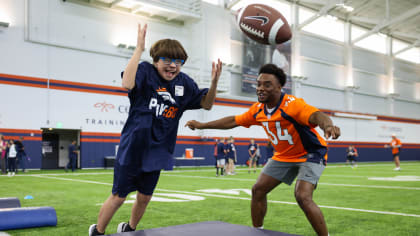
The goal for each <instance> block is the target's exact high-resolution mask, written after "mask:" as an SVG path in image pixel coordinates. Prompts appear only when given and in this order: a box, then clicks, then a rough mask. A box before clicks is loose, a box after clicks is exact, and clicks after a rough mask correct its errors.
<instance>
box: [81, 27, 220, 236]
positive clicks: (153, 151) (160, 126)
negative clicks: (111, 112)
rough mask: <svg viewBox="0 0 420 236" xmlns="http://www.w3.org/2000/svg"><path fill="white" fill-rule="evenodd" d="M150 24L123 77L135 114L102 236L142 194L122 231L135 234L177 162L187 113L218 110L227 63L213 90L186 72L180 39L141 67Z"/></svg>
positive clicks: (215, 72)
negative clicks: (162, 178) (163, 177)
mask: <svg viewBox="0 0 420 236" xmlns="http://www.w3.org/2000/svg"><path fill="white" fill-rule="evenodd" d="M146 29H147V25H145V26H143V27H141V25H140V24H139V25H138V36H137V47H136V48H135V50H134V52H133V55H132V57H131V59H130V60H129V62H128V64H127V67H126V68H125V71H124V72H123V73H122V86H123V87H124V88H126V89H128V90H129V92H128V97H129V99H130V110H129V114H128V118H127V121H126V123H125V125H124V128H123V130H122V132H121V138H120V145H119V148H118V152H117V157H116V160H115V167H114V183H113V187H112V193H111V194H110V196H109V197H108V199H107V200H106V201H105V203H104V204H103V205H102V207H101V210H100V212H99V216H98V221H97V224H92V225H91V226H90V227H89V235H90V236H93V235H103V234H104V233H105V229H106V227H107V225H108V223H109V222H110V221H111V219H112V217H113V215H114V214H115V212H116V211H117V210H118V209H119V208H120V207H121V205H122V204H123V203H124V201H125V199H126V198H127V195H128V194H129V193H131V192H133V191H137V194H136V200H135V202H134V205H133V207H132V211H131V217H130V220H129V222H122V223H120V224H119V225H118V228H117V232H118V233H119V232H128V231H134V230H135V229H136V227H137V224H138V223H139V221H140V219H141V218H142V216H143V214H144V212H145V211H146V207H147V205H148V204H149V202H150V200H151V199H152V195H153V192H154V189H155V187H156V185H157V183H158V180H159V176H160V171H161V170H162V169H164V168H165V167H167V166H168V165H169V164H170V163H171V161H172V158H173V156H172V155H173V152H174V148H175V143H176V137H177V133H178V126H179V120H180V119H181V117H182V114H183V113H184V112H185V111H186V110H193V109H200V108H204V109H206V110H210V108H211V107H212V106H213V103H214V100H215V97H216V90H217V83H218V80H219V77H220V74H221V70H222V62H221V61H220V60H218V62H217V63H213V64H212V71H211V84H210V88H209V89H199V88H198V85H197V84H196V83H195V82H194V80H193V79H191V78H190V77H189V76H188V75H187V74H185V73H182V72H181V67H182V66H183V65H184V63H185V62H186V60H187V58H188V55H187V53H186V51H185V49H184V47H183V46H182V45H181V43H179V42H178V41H177V40H173V39H162V40H159V41H157V42H155V43H154V44H153V45H152V47H151V48H150V56H151V57H152V59H153V64H150V63H148V62H141V63H140V64H139V61H140V58H141V55H142V54H143V51H144V48H145V38H146Z"/></svg>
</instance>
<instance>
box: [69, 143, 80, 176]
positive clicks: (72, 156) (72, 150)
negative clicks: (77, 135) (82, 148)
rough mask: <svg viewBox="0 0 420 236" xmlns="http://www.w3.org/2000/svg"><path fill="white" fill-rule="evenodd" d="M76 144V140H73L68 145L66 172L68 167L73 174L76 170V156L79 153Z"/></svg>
mask: <svg viewBox="0 0 420 236" xmlns="http://www.w3.org/2000/svg"><path fill="white" fill-rule="evenodd" d="M76 144H77V142H76V140H73V141H72V142H71V144H70V145H69V163H67V166H66V172H67V170H68V169H69V168H70V167H71V172H74V171H75V169H76V168H77V154H78V153H79V151H78V150H77V147H76Z"/></svg>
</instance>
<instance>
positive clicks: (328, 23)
mask: <svg viewBox="0 0 420 236" xmlns="http://www.w3.org/2000/svg"><path fill="white" fill-rule="evenodd" d="M302 30H303V31H307V32H310V33H313V34H316V35H320V36H323V37H326V38H330V39H334V40H337V41H340V42H344V22H343V21H341V20H338V19H337V18H336V17H334V16H329V15H327V16H322V17H320V18H318V19H317V20H315V21H314V22H312V23H310V24H309V25H306V26H305V27H303V28H302Z"/></svg>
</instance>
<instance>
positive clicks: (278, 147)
mask: <svg viewBox="0 0 420 236" xmlns="http://www.w3.org/2000/svg"><path fill="white" fill-rule="evenodd" d="M316 111H319V110H318V109H317V108H315V107H313V106H310V105H308V104H306V103H305V101H304V100H303V99H301V98H296V97H295V96H292V95H289V94H285V93H282V95H281V98H280V102H279V104H278V105H277V107H276V108H274V110H273V111H272V112H271V113H269V112H268V111H267V108H266V105H265V104H263V103H259V102H257V103H254V104H253V105H252V106H251V108H250V109H249V110H248V111H247V112H245V113H243V114H242V115H237V116H235V121H236V124H237V125H240V126H244V127H247V128H249V126H251V125H260V126H262V127H263V128H264V130H265V132H266V133H267V136H268V137H269V139H270V141H271V143H272V144H273V146H274V149H275V153H274V156H273V157H272V159H274V160H277V161H282V162H305V161H311V162H318V163H319V162H321V161H323V162H324V163H325V161H326V160H327V143H326V142H325V140H324V139H323V138H322V137H321V136H320V135H319V134H318V132H317V131H316V130H315V126H313V125H311V124H309V117H310V116H311V115H312V114H313V113H314V112H316Z"/></svg>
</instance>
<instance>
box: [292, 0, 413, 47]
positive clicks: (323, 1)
mask: <svg viewBox="0 0 420 236" xmlns="http://www.w3.org/2000/svg"><path fill="white" fill-rule="evenodd" d="M287 1H288V2H297V4H299V5H301V6H304V7H307V8H310V9H312V10H315V11H318V12H321V13H323V14H329V15H332V16H336V17H338V18H340V19H342V20H345V21H346V20H349V21H350V22H351V23H353V24H355V25H358V26H362V27H364V28H366V29H368V30H372V32H371V33H377V32H381V33H383V34H386V35H390V36H392V37H394V38H397V39H400V40H403V41H405V42H407V43H410V44H415V45H416V46H420V0H287ZM340 4H344V5H346V6H350V7H352V8H354V10H353V11H352V12H348V11H346V10H345V9H344V8H343V7H340Z"/></svg>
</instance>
